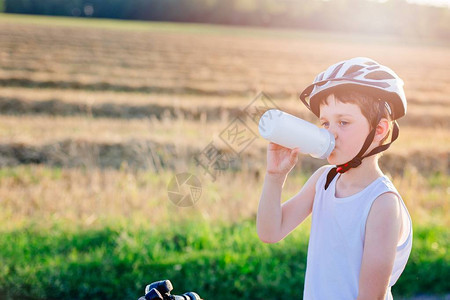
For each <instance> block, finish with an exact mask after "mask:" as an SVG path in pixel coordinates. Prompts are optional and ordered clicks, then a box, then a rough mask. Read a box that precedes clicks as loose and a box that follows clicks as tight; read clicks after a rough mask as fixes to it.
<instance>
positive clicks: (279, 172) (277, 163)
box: [267, 142, 300, 178]
mask: <svg viewBox="0 0 450 300" xmlns="http://www.w3.org/2000/svg"><path fill="white" fill-rule="evenodd" d="M299 152H300V149H299V148H294V149H289V148H286V147H283V146H281V145H278V144H275V143H272V142H270V143H269V145H268V147H267V173H268V174H270V176H273V177H279V178H284V177H286V175H287V174H288V173H289V172H290V171H291V170H292V168H293V167H294V166H295V164H296V163H297V161H298V153H299Z"/></svg>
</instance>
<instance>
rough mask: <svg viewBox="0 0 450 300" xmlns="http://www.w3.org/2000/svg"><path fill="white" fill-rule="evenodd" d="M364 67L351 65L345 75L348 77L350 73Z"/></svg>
mask: <svg viewBox="0 0 450 300" xmlns="http://www.w3.org/2000/svg"><path fill="white" fill-rule="evenodd" d="M362 68H364V67H363V66H351V67H350V68H348V70H347V71H345V74H344V76H343V77H347V75H350V74H352V73H355V72H356V71H359V70H361V69H362Z"/></svg>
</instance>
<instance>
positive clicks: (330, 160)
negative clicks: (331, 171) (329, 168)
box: [327, 153, 350, 166]
mask: <svg viewBox="0 0 450 300" xmlns="http://www.w3.org/2000/svg"><path fill="white" fill-rule="evenodd" d="M349 160H350V159H348V160H345V161H344V160H342V159H339V158H338V157H336V155H335V154H334V153H331V154H330V156H328V157H327V161H328V163H329V164H330V165H336V166H337V165H342V164H345V163H346V162H348V161H349Z"/></svg>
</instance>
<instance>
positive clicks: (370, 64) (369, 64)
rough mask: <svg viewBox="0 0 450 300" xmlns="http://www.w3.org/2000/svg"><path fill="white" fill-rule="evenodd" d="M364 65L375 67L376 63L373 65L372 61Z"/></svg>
mask: <svg viewBox="0 0 450 300" xmlns="http://www.w3.org/2000/svg"><path fill="white" fill-rule="evenodd" d="M364 64H366V65H368V66H373V65H376V63H374V62H373V61H366V62H365V63H364Z"/></svg>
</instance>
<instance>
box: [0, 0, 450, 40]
mask: <svg viewBox="0 0 450 300" xmlns="http://www.w3.org/2000/svg"><path fill="white" fill-rule="evenodd" d="M1 1H2V0H0V2H1ZM1 6H2V5H1V4H0V7H1ZM3 9H4V11H5V12H7V13H21V14H41V15H58V16H76V17H94V18H117V19H136V20H152V21H172V22H196V23H212V24H226V25H251V26H263V27H289V28H302V29H316V30H331V31H346V32H358V33H367V34H390V35H398V36H406V37H423V38H431V39H436V38H437V39H444V40H448V39H449V38H450V8H445V7H432V6H423V5H417V4H411V3H408V2H406V1H405V0H387V1H385V2H380V1H378V0H63V1H61V0H3Z"/></svg>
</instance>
